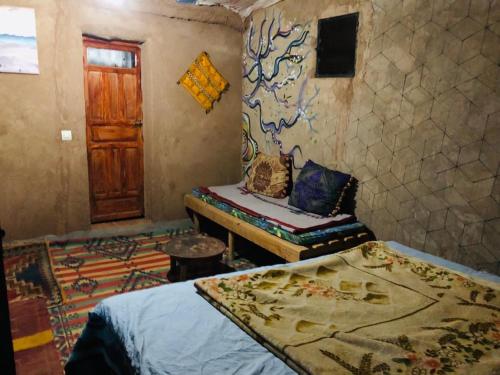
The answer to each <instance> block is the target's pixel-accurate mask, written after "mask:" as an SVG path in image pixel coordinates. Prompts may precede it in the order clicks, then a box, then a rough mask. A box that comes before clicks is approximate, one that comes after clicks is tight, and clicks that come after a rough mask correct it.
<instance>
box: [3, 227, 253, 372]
mask: <svg viewBox="0 0 500 375" xmlns="http://www.w3.org/2000/svg"><path fill="white" fill-rule="evenodd" d="M190 233H193V231H192V229H170V230H165V231H162V232H154V233H153V232H151V233H142V234H138V235H133V236H115V237H108V238H86V239H78V240H71V241H65V242H50V243H47V244H44V243H38V244H31V245H25V246H17V247H13V248H10V249H5V250H4V263H5V264H4V266H5V274H6V280H7V286H8V290H7V294H8V300H9V305H10V310H11V312H12V314H11V327H12V331H13V336H14V339H15V342H14V343H15V346H16V347H17V351H16V353H15V358H16V368H17V373H18V374H34V373H37V374H51V375H52V374H62V365H64V364H65V363H66V361H67V359H68V358H69V355H70V353H71V350H72V349H73V346H74V344H75V342H76V340H77V339H78V337H79V336H80V334H81V332H82V330H83V327H84V326H85V323H86V322H87V314H88V312H89V311H90V310H91V309H92V308H93V307H94V306H95V305H96V304H97V303H98V302H99V301H101V300H102V299H103V298H106V297H110V296H112V295H115V294H120V293H125V292H129V291H133V290H139V289H145V288H150V287H154V286H158V285H162V284H166V283H168V280H167V278H166V275H167V272H168V270H169V268H170V258H169V256H168V255H167V254H166V252H165V246H166V244H167V243H168V242H169V241H170V240H171V238H172V237H174V236H178V235H184V234H190ZM228 266H229V267H228V270H231V268H232V269H236V270H244V269H249V268H253V267H255V266H256V265H255V264H254V263H253V262H252V261H251V260H248V259H246V256H245V255H244V256H243V257H241V256H237V259H235V260H233V261H231V262H230V263H229V264H228ZM27 311H29V314H26V312H27ZM29 317H31V320H30V319H29ZM29 320H30V321H29ZM27 321H29V324H27V323H26V322H27ZM40 364H43V366H39V365H40ZM42 368H43V369H44V370H41V369H42ZM40 371H41V372H40Z"/></svg>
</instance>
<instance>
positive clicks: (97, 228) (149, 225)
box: [4, 219, 193, 248]
mask: <svg viewBox="0 0 500 375" xmlns="http://www.w3.org/2000/svg"><path fill="white" fill-rule="evenodd" d="M192 227H193V223H192V222H191V220H190V219H182V220H173V221H159V222H155V223H154V222H152V221H151V220H149V219H133V220H120V221H113V222H109V223H100V224H94V225H92V226H91V229H90V230H84V231H76V232H71V233H67V234H64V235H53V234H48V235H45V236H42V237H37V238H32V239H29V240H22V241H9V242H6V243H5V244H4V246H5V248H9V247H14V246H21V245H27V244H31V243H39V242H44V241H47V240H48V241H66V240H70V239H75V238H90V237H94V238H95V237H108V236H125V235H132V234H137V233H142V232H156V231H161V230H165V229H172V228H178V229H188V228H192Z"/></svg>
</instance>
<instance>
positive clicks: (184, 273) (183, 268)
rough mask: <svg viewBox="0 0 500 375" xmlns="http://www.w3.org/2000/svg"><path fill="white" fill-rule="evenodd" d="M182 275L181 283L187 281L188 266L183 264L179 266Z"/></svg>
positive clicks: (180, 277)
mask: <svg viewBox="0 0 500 375" xmlns="http://www.w3.org/2000/svg"><path fill="white" fill-rule="evenodd" d="M179 269H180V273H179V281H186V280H187V265H185V264H181V265H180V266H179Z"/></svg>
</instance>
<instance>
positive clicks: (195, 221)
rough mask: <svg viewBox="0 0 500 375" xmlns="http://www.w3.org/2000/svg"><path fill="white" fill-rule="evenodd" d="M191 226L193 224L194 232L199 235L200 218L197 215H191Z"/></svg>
mask: <svg viewBox="0 0 500 375" xmlns="http://www.w3.org/2000/svg"><path fill="white" fill-rule="evenodd" d="M193 224H194V230H195V231H196V232H197V233H200V218H199V217H198V214H196V213H193Z"/></svg>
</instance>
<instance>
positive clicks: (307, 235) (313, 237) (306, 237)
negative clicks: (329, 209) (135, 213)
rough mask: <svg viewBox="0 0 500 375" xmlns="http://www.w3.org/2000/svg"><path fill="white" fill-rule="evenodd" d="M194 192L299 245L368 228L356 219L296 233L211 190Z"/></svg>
mask: <svg viewBox="0 0 500 375" xmlns="http://www.w3.org/2000/svg"><path fill="white" fill-rule="evenodd" d="M203 190H205V189H203ZM192 193H193V196H195V197H196V198H199V199H201V200H202V201H203V202H206V203H208V204H210V205H212V206H214V207H216V208H218V209H219V210H221V211H224V212H226V213H228V214H230V215H231V216H234V217H237V218H238V219H241V220H243V221H246V222H247V223H250V224H252V225H255V226H256V227H257V228H260V229H263V230H265V231H266V232H268V233H271V234H273V235H275V236H277V237H279V238H283V239H284V240H287V241H290V242H292V243H294V244H297V245H304V246H308V245H312V244H317V243H320V242H322V241H328V240H330V239H332V238H337V237H338V236H343V235H349V234H351V233H353V232H355V233H359V232H361V231H363V230H364V229H365V228H366V227H365V225H364V224H362V223H360V222H356V221H355V222H352V223H351V222H350V223H348V224H341V225H338V226H331V227H327V228H323V229H318V230H314V231H310V232H304V233H300V234H296V233H293V232H290V231H288V230H285V229H283V228H281V227H280V226H279V225H276V224H274V223H271V222H270V221H269V220H266V219H263V218H261V217H257V216H254V215H251V214H249V213H247V212H244V211H242V210H239V209H238V208H236V207H234V206H232V205H230V204H228V203H225V202H223V201H220V200H218V199H216V198H214V197H213V196H212V195H210V193H209V192H206V191H202V190H200V188H195V189H193V190H192Z"/></svg>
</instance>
